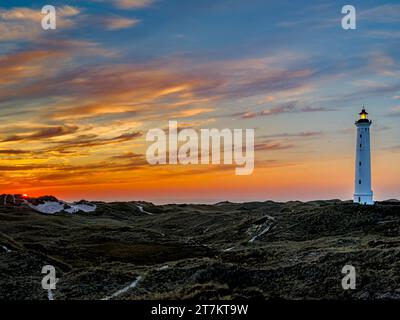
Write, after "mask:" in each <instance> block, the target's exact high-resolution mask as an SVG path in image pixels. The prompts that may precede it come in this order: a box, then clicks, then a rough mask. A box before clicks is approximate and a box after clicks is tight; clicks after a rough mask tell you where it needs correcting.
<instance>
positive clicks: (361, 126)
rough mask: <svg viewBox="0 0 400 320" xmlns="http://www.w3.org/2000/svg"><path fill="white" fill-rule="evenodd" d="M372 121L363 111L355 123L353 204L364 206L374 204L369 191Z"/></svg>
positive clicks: (370, 190)
mask: <svg viewBox="0 0 400 320" xmlns="http://www.w3.org/2000/svg"><path fill="white" fill-rule="evenodd" d="M371 124H372V121H370V120H368V112H367V111H365V108H364V106H363V109H362V111H361V113H360V119H359V120H358V121H356V126H357V145H356V172H355V173H356V174H355V176H356V177H355V193H354V202H355V203H360V204H364V205H372V204H374V200H373V192H372V189H371V142H370V130H369V128H370V126H371Z"/></svg>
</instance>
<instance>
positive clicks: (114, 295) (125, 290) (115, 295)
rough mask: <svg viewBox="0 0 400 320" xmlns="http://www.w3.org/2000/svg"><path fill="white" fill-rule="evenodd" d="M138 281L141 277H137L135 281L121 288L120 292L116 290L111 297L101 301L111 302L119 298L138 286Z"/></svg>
mask: <svg viewBox="0 0 400 320" xmlns="http://www.w3.org/2000/svg"><path fill="white" fill-rule="evenodd" d="M140 280H142V276H138V277H137V278H136V280H135V281H133V282H132V283H130V284H129V285H127V286H126V287H124V288H122V289H121V290H118V291H117V292H114V293H113V294H112V295H111V296H108V297H105V298H103V299H101V300H111V299H114V298H116V297H118V296H120V295H121V294H123V293H125V292H127V291H128V290H130V289H133V288H135V287H136V286H137V285H138V283H139V281H140Z"/></svg>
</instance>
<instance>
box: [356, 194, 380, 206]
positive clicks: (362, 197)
mask: <svg viewBox="0 0 400 320" xmlns="http://www.w3.org/2000/svg"><path fill="white" fill-rule="evenodd" d="M354 203H359V204H363V205H373V204H375V202H374V200H373V193H368V194H355V195H354Z"/></svg>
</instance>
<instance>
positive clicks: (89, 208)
mask: <svg viewBox="0 0 400 320" xmlns="http://www.w3.org/2000/svg"><path fill="white" fill-rule="evenodd" d="M68 205H69V206H70V207H71V208H68V209H66V210H65V211H66V212H68V213H75V212H79V211H83V212H86V213H88V212H94V211H96V209H97V206H96V205H95V204H92V205H89V204H85V203H81V204H73V203H69V204H68Z"/></svg>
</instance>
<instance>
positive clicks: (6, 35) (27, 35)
mask: <svg viewBox="0 0 400 320" xmlns="http://www.w3.org/2000/svg"><path fill="white" fill-rule="evenodd" d="M80 12H81V11H80V9H79V8H77V7H73V6H60V7H58V8H57V27H58V28H59V29H63V30H65V29H69V28H72V27H75V26H76V19H75V18H76V17H77V16H78V15H79V14H80ZM43 17H44V16H43V14H42V13H41V10H40V9H32V8H26V7H16V8H12V9H8V10H6V9H0V41H11V40H34V39H36V38H39V37H40V36H42V35H44V30H43V29H42V26H41V21H42V19H43Z"/></svg>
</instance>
